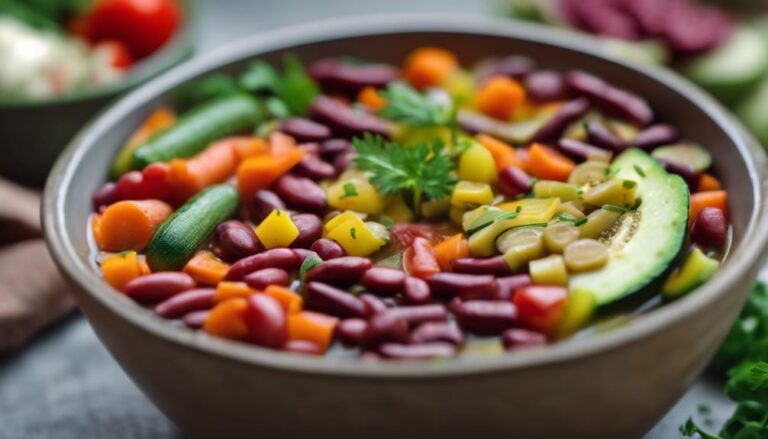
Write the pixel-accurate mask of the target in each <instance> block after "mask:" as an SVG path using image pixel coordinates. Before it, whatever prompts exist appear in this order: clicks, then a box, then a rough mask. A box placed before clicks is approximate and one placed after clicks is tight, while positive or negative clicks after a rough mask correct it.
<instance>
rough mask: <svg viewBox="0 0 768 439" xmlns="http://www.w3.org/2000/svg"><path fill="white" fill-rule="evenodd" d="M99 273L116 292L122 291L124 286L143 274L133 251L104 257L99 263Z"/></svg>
mask: <svg viewBox="0 0 768 439" xmlns="http://www.w3.org/2000/svg"><path fill="white" fill-rule="evenodd" d="M101 273H102V275H103V276H104V280H105V281H107V283H108V284H110V285H112V286H113V287H114V288H115V289H116V290H122V289H123V286H124V285H125V284H127V283H128V282H130V281H132V280H133V279H136V278H137V277H139V276H141V275H142V274H144V273H142V271H141V264H140V263H139V261H138V256H137V255H136V252H135V251H127V252H122V253H118V254H116V255H110V256H108V257H106V258H105V259H104V260H103V261H101Z"/></svg>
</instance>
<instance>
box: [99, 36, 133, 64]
mask: <svg viewBox="0 0 768 439" xmlns="http://www.w3.org/2000/svg"><path fill="white" fill-rule="evenodd" d="M95 50H103V51H104V52H105V53H106V56H107V57H108V58H107V63H108V64H109V65H110V66H111V67H114V68H116V69H118V70H127V69H128V68H129V67H131V64H133V58H132V57H131V52H130V51H129V50H128V47H127V46H126V45H125V44H123V43H121V42H120V41H102V42H101V43H99V44H98V45H97V46H96V49H95Z"/></svg>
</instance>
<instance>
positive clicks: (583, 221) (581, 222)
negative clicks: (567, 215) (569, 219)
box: [573, 217, 587, 227]
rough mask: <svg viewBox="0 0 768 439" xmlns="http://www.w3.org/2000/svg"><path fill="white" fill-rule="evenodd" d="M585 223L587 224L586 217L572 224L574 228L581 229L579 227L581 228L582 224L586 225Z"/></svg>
mask: <svg viewBox="0 0 768 439" xmlns="http://www.w3.org/2000/svg"><path fill="white" fill-rule="evenodd" d="M586 223H587V217H584V218H581V219H578V220H576V221H575V222H574V223H573V225H574V226H576V227H581V226H583V225H584V224H586Z"/></svg>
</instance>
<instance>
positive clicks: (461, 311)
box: [451, 298, 517, 335]
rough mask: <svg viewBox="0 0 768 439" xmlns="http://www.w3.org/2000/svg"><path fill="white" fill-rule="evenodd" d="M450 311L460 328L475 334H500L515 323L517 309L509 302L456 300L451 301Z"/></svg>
mask: <svg viewBox="0 0 768 439" xmlns="http://www.w3.org/2000/svg"><path fill="white" fill-rule="evenodd" d="M451 311H452V312H453V314H454V315H455V316H456V319H457V320H458V321H459V325H461V327H462V328H464V329H465V330H467V331H470V332H474V333H476V334H482V335H496V334H500V333H501V332H502V331H504V330H505V329H509V328H511V327H512V326H514V325H515V324H516V323H517V307H515V305H514V304H513V303H511V302H497V301H490V300H476V301H470V302H463V301H461V300H460V299H459V298H456V299H454V300H453V301H451Z"/></svg>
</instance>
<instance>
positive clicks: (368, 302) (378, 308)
mask: <svg viewBox="0 0 768 439" xmlns="http://www.w3.org/2000/svg"><path fill="white" fill-rule="evenodd" d="M360 300H362V301H363V302H365V306H367V307H368V314H370V315H374V314H378V313H380V312H384V311H386V310H387V309H388V307H387V304H385V303H384V301H382V300H381V299H379V298H378V297H376V296H374V295H373V294H367V293H363V294H361V295H360Z"/></svg>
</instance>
